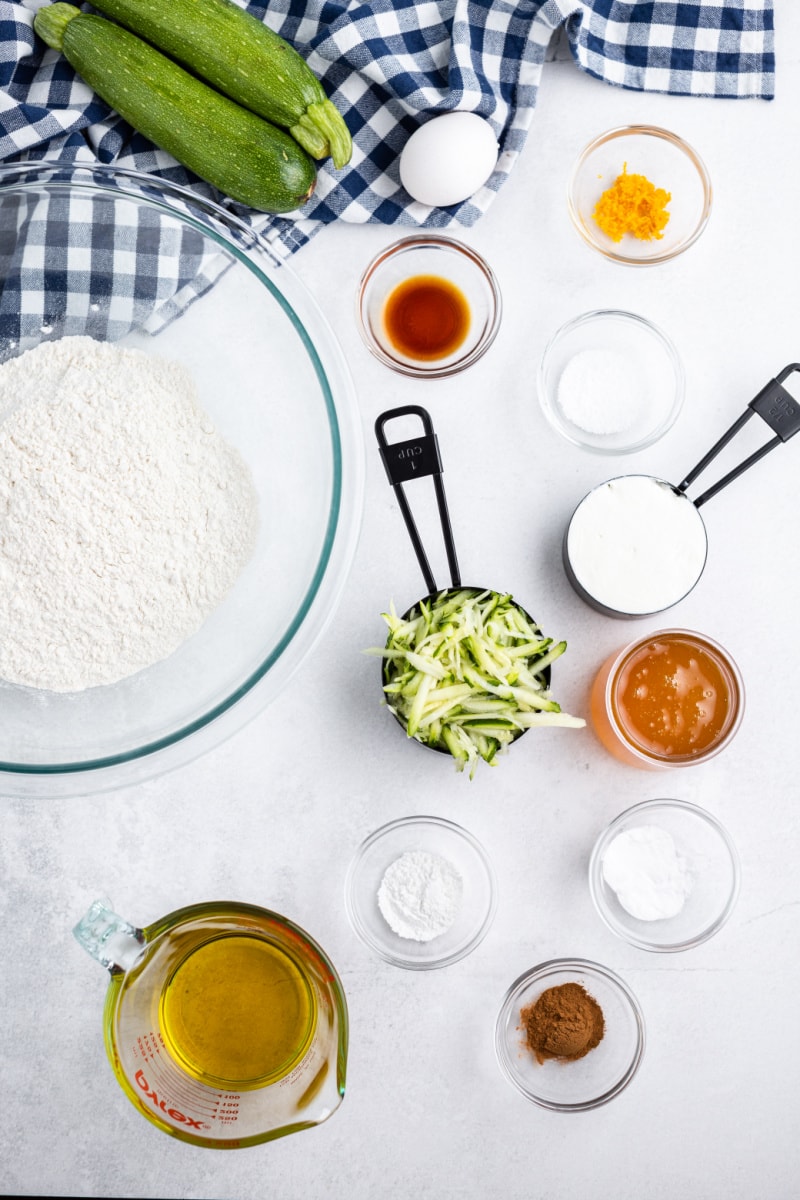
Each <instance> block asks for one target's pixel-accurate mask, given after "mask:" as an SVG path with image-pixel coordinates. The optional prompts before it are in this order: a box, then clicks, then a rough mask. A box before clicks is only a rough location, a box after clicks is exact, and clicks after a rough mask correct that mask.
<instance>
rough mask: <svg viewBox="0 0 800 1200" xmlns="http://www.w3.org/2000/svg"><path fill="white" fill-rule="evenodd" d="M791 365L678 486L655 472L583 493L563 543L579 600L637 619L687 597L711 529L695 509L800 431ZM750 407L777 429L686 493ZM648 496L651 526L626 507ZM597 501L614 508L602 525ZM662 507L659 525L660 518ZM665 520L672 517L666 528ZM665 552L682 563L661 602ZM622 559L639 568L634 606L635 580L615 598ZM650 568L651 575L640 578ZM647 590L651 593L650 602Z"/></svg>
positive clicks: (797, 367)
mask: <svg viewBox="0 0 800 1200" xmlns="http://www.w3.org/2000/svg"><path fill="white" fill-rule="evenodd" d="M793 372H800V363H789V365H788V366H786V367H784V368H783V370H782V371H780V372H779V373H778V375H777V376H776V377H775V379H771V380H770V381H769V383H768V384H766V386H765V387H763V388H762V389H761V391H760V392H759V393H758V395H757V396H756V397H755V398H754V399H753V400H751V401H750V403H749V404H748V406H747V408H746V409H745V411H744V412H743V413H742V415H741V416H740V417H739V418H738V419H737V420H736V421H734V423H733V424H732V425H731V426H730V428H729V429H728V430H727V431H726V432H725V433H724V434H723V435H722V437H721V438H720V439H719V440H718V441H717V442H716V443H715V444H714V445H713V446H712V447H711V449H710V450H709V451H708V453H707V454H705V455H704V456H703V458H701V459H700V462H699V463H698V464H697V465H696V466H695V467H693V468H692V470H691V471H689V473H688V475H687V476H686V478H685V479H684V480H683V482H682V483H680V484H678V486H677V487H676V486H674V485H673V484H671V483H668V482H667V481H666V480H664V479H659V478H658V477H657V476H653V475H638V476H637V475H622V476H618V477H617V478H616V479H609V480H606V481H605V482H604V483H601V484H599V485H598V486H597V487H596V488H593V489H592V491H591V492H588V493H587V495H586V496H584V498H583V500H581V502H580V504H579V505H578V506H577V508H576V509H575V510H574V512H573V514H572V516H571V518H570V521H569V523H568V525H567V529H566V532H565V534H564V541H563V547H562V552H563V560H564V569H565V571H566V574H567V578H568V579H569V581H570V583H571V584H572V586H573V588H574V589H575V591H576V592H577V594H578V595H579V596H580V597H581V599H583V600H585V601H586V603H587V604H589V605H591V607H592V608H594V609H597V610H598V611H599V612H602V613H604V614H605V615H606V616H610V617H622V618H636V617H648V616H654V615H655V614H657V613H659V612H663V611H664V610H665V609H668V608H672V606H673V605H675V604H678V603H679V602H680V601H681V600H683V599H685V597H686V596H688V594H689V593H690V592H691V591H692V590H693V588H694V587H695V586H696V584H697V583H698V582H699V580H700V577H701V575H702V574H703V570H704V569H705V564H706V558H707V553H708V535H707V532H706V527H705V523H704V521H703V518H702V516H701V515H700V512H699V510H700V508H701V507H702V506H703V505H704V504H705V503H706V502H707V501H708V500H710V499H711V498H712V497H713V496H716V495H717V493H718V492H721V491H722V489H723V488H725V487H727V486H728V484H729V483H732V482H733V480H735V479H738V477H739V476H740V475H742V474H743V473H744V472H745V471H746V470H747V469H748V468H749V467H751V466H753V465H754V463H757V462H758V461H759V460H760V459H762V458H763V457H764V455H765V454H768V453H769V451H770V450H773V449H774V448H775V447H776V446H779V445H781V444H782V443H783V442H788V440H789V438H791V437H794V435H795V434H796V433H797V432H798V431H800V404H798V402H797V401H796V400H795V399H794V397H793V396H792V395H790V393H789V392H788V391H787V390H786V388H784V387H783V384H784V382H785V381H786V380H787V379H788V377H789V376H790V375H791V374H792V373H793ZM754 413H755V414H756V415H757V416H759V417H761V419H762V420H763V421H764V422H765V423H766V424H767V425H768V426H769V428H770V429H771V430H772V432H773V434H774V436H773V437H772V438H771V439H769V440H768V441H767V442H765V443H764V445H763V446H761V447H759V448H758V449H757V450H755V451H754V452H753V453H752V454H750V455H749V456H748V457H747V458H745V459H744V460H743V461H742V462H741V463H739V464H738V466H736V467H734V468H733V469H732V470H730V471H729V472H728V473H727V474H726V475H724V476H723V477H722V478H721V479H720V480H718V482H717V483H715V484H713V485H712V486H711V487H709V488H707V489H706V490H705V491H704V492H703V493H702V495H700V496H698V497H697V499H696V500H691V499H690V498H689V497H688V496H687V494H686V492H687V489H688V488H689V487H690V485H691V484H692V483H694V481H695V480H696V479H697V477H698V476H699V475H700V474H701V473H702V472H703V471H704V470H705V469H706V467H707V466H708V465H709V464H710V463H711V462H712V461H713V460H714V459H715V458H716V456H717V455H718V454H719V453H720V451H721V450H722V449H724V447H725V446H727V445H728V443H729V442H730V441H731V440H732V439H733V438H734V437H735V436H736V434H737V433H739V431H740V430H741V429H742V428H743V426H744V425H745V424H746V423H747V421H749V420H750V418H751V417H752V416H753V414H754ZM637 481H638V482H637ZM650 485H653V486H652V487H651V486H650ZM650 499H652V500H657V501H658V504H657V506H656V507H657V508H658V511H659V521H658V522H657V521H656V520H655V517H654V519H653V521H652V523H651V524H649V525H648V520H647V514H645V513H644V512H643V511H641V509H640V511H639V512H634V511H633V510H632V509H626V504H628V505H633V504H635V503H636V502H637V501H638V502H639V503H640V504H643V503H644V502H645V501H649V500H650ZM590 506H591V507H590ZM601 507H603V508H604V509H605V511H606V512H607V513H609V514H611V516H610V517H609V522H608V526H607V527H606V528H604V527H603V525H602V519H601V522H600V523H599V524H598V525H597V526H595V525H594V524H593V521H594V519H595V517H594V515H593V513H594V514H597V513H598V512H600V509H601ZM592 510H593V513H592ZM653 512H654V513H655V509H654V510H653ZM667 513H669V517H668V518H667ZM662 514H663V519H664V521H665V524H663V525H662V524H660V523H659V522H660V521H661V520H662ZM601 518H602V514H601ZM670 522H674V523H673V525H672V527H671V528H670ZM679 527H680V528H679ZM673 534H674V537H673ZM659 535H660V537H659ZM648 541H649V544H648ZM651 550H652V551H653V553H652V554H651V553H650V551H651ZM670 555H672V557H673V559H674V560H675V562H676V564H677V567H678V568H679V569H678V570H676V573H675V578H674V586H673V587H672V590H671V592H670V589H669V588H668V587H667V586H666V585H665V588H664V596H663V602H660V601H659V602H655V595H656V591H657V586H656V585H653V583H652V575H653V574H655V572H656V571H657V570H658V567H659V563H658V561H657V560H658V557H659V556H661V557H662V558H664V557H669V556H670ZM625 563H628V564H632V563H635V564H636V570H637V571H638V572H640V573H641V575H642V583H641V587H640V589H639V593H638V595H639V600H638V602H637V604H635V605H634V604H632V601H633V598H634V594H635V592H636V589H635V587H634V586H633V584H631V585H630V587H629V597H630V598H629V600H628V602H627V603H626V604H623V603H621V602H620V598H621V597H622V595H623V594H624V592H625V587H626V585H625V581H624V580H621V579H620V578H619V576H620V574H621V573H622V572H623V569H624V564H625ZM648 570H649V571H650V574H651V577H650V578H647V579H645V577H644V575H645V573H646V572H647V571H648ZM612 576H613V577H612ZM651 585H652V586H651ZM645 596H650V597H651V600H650V603H649V604H648V603H647V602H646V601H645Z"/></svg>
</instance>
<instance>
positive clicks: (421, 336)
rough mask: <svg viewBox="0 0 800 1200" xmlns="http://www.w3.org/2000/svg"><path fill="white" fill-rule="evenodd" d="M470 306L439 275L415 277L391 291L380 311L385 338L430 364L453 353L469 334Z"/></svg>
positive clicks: (410, 355) (459, 291) (463, 297)
mask: <svg viewBox="0 0 800 1200" xmlns="http://www.w3.org/2000/svg"><path fill="white" fill-rule="evenodd" d="M470 322H471V314H470V308H469V303H468V301H467V298H466V296H465V295H464V293H463V292H462V291H461V289H460V288H458V287H456V285H455V284H454V283H451V282H450V280H449V279H444V278H442V277H440V276H438V275H414V276H413V277H412V278H411V279H406V280H404V281H403V282H402V283H400V284H398V285H397V287H396V288H395V289H394V291H393V292H391V293H390V294H389V296H388V298H387V300H386V306H385V308H384V310H383V323H384V327H385V329H386V336H387V337H388V339H389V341H390V342H391V343H392V345H393V346H394V348H395V350H397V351H398V352H399V353H400V354H403V355H405V356H406V357H407V358H415V359H420V360H422V361H423V362H432V361H435V360H436V359H440V358H446V357H447V356H448V355H449V354H453V353H455V351H456V350H457V349H458V348H459V346H460V345H461V344H462V343H463V341H464V339H465V338H466V336H467V333H468V332H469V327H470Z"/></svg>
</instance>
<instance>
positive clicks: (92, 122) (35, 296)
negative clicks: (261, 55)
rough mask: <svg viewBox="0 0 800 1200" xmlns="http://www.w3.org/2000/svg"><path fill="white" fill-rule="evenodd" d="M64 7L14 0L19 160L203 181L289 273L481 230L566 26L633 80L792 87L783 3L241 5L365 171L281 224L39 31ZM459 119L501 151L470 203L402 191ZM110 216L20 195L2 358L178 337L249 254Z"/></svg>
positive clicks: (345, 177)
mask: <svg viewBox="0 0 800 1200" xmlns="http://www.w3.org/2000/svg"><path fill="white" fill-rule="evenodd" d="M46 2H49V0H20V2H18V3H12V2H10V0H0V85H1V86H2V90H0V159H5V160H8V161H13V162H20V161H21V162H25V161H30V160H34V161H35V160H41V159H43V160H46V162H47V163H50V162H52V161H53V160H55V161H56V162H57V163H59V162H64V163H79V164H87V165H88V166H89V167H92V166H94V165H96V164H97V163H98V162H99V163H101V164H113V165H114V167H115V168H120V167H122V168H126V169H133V170H137V171H143V172H147V173H149V174H152V175H156V176H161V177H163V178H165V179H167V180H169V181H171V182H172V183H177V184H181V185H185V186H187V185H188V186H189V187H190V188H191V189H193V190H194V191H195V192H196V193H199V194H200V195H202V196H204V197H207V198H211V199H212V200H216V201H220V202H222V203H224V204H227V205H228V206H229V207H230V208H233V209H234V210H235V212H236V214H237V215H238V216H240V217H243V218H244V219H245V220H247V221H249V222H250V223H251V224H252V225H253V226H254V227H255V228H256V230H257V231H258V232H259V233H260V234H261V235H262V236H263V237H265V238H266V239H267V240H268V241H269V242H270V243H271V245H272V247H273V249H274V251H275V253H276V260H277V261H280V259H281V258H285V257H287V256H288V255H289V254H291V253H292V251H294V250H296V249H298V247H300V246H302V245H303V244H304V243H305V242H307V241H308V239H309V238H310V237H311V236H312V235H313V234H314V233H316V232H317V231H318V230H319V229H321V228H322V227H323V226H324V225H325V224H326V223H328V222H331V221H334V220H343V221H353V222H366V221H377V222H383V223H386V224H397V225H406V226H408V225H417V226H438V227H447V226H452V225H459V224H460V225H464V226H468V225H471V224H473V223H474V222H475V221H476V220H477V219H478V217H479V216H480V215H481V213H482V212H484V211H485V210H486V208H487V207H488V206H489V204H490V203H491V200H492V198H493V197H494V195H495V193H496V192H497V190H498V189H499V188H500V187H501V185H502V184H503V182H504V181H505V180H506V179H507V178H508V176H509V174H510V172H511V170H512V168H513V166H514V163H515V162H516V159H517V157H518V155H519V154H520V152H521V151H522V148H523V145H524V143H525V137H526V134H527V131H528V128H529V127H530V123H531V118H532V114H533V108H534V105H535V102H536V93H537V88H538V85H539V79H540V76H541V72H542V67H543V64H544V60H545V54H546V50H547V47H548V44H549V43H550V41H551V38H552V35H553V33H554V31H555V30H556V29H558V28H559V27H560V26H562V25H566V30H567V34H568V37H569V41H570V45H571V48H572V52H573V55H574V57H575V59H576V61H577V63H578V65H579V66H580V67H582V68H583V69H584V70H585V71H588V72H589V73H590V74H592V75H596V76H598V77H599V78H600V79H604V80H606V81H607V82H609V83H613V84H617V85H620V86H622V87H630V88H636V89H640V90H641V89H646V90H654V91H667V92H675V93H683V94H693V95H710V96H732V97H745V96H758V97H763V98H764V99H769V98H770V97H771V96H772V88H773V73H774V57H773V11H772V4H771V3H770V2H768V0H724V2H716V3H715V2H713V0H680V2H678V3H666V2H664V0H647V2H646V3H631V2H630V0H582V2H578V0H270V2H269V6H268V8H267V6H266V5H265V4H264V3H257V2H250V3H247V4H245V0H237V3H240V4H242V5H243V6H246V7H247V8H248V9H249V10H250V11H251V12H253V13H254V14H255V15H256V16H258V17H259V18H262V19H264V20H265V21H266V23H267V24H268V25H269V26H270V27H271V28H272V29H274V30H275V31H276V32H277V33H280V34H281V35H282V36H284V37H285V38H286V39H287V40H288V41H290V42H292V43H293V44H294V45H295V46H296V47H297V48H298V50H300V52H301V53H302V54H304V55H305V56H306V58H307V60H308V62H309V64H310V65H311V67H312V68H313V70H314V71H315V72H316V74H317V75H318V76H319V77H320V78H321V79H322V80H323V83H324V86H325V88H326V90H327V92H328V94H329V95H330V97H331V99H332V100H333V101H334V103H335V104H336V105H337V107H338V108H339V109H340V110H341V112H342V113H343V114H344V117H345V120H346V121H347V124H348V126H349V128H350V131H351V133H352V135H353V143H354V151H353V158H352V161H351V163H350V164H349V166H348V167H346V168H345V169H344V170H342V171H335V170H333V168H332V166H331V165H330V163H329V162H327V163H323V164H321V166H320V170H319V177H318V183H317V188H316V191H315V193H314V196H313V197H312V199H311V201H310V202H309V203H308V204H307V205H306V206H305V208H304V209H303V212H302V214H297V216H296V217H294V218H292V217H267V216H265V215H264V214H258V213H254V212H252V211H251V210H249V209H243V208H241V206H237V205H234V204H232V202H231V201H226V200H225V198H224V197H221V196H219V194H218V193H217V192H215V190H214V189H213V188H212V187H210V185H209V184H207V183H204V182H203V181H201V180H199V179H197V177H196V176H193V175H191V174H190V173H189V172H188V171H186V170H184V168H183V167H181V166H180V165H179V164H178V163H176V162H175V160H174V159H173V158H171V157H170V156H169V155H168V154H165V153H164V152H163V151H161V150H157V149H156V148H155V147H154V146H153V145H152V144H151V143H149V142H148V141H147V140H146V139H145V138H143V137H142V136H141V135H140V134H138V133H135V132H134V131H133V130H131V128H130V127H129V126H128V125H127V124H126V123H125V122H124V121H122V120H121V119H120V118H119V117H118V116H117V115H116V114H115V113H114V112H112V111H111V110H110V109H109V108H108V106H107V105H106V104H105V103H103V102H102V101H101V100H100V99H98V97H97V96H95V95H94V94H93V92H92V91H91V90H90V89H89V88H88V87H87V86H86V85H85V84H84V83H83V82H82V80H80V79H79V78H77V77H76V75H75V72H74V71H73V70H72V68H71V67H70V66H69V64H68V63H67V61H66V59H65V58H64V57H63V56H62V55H60V54H57V53H56V52H55V51H53V50H49V49H46V48H45V46H44V45H43V43H42V42H41V41H40V40H39V39H38V38H37V37H36V36H35V35H34V33H33V17H34V14H35V12H36V10H37V9H38V8H40V7H41V6H42V4H43V3H46ZM164 3H165V4H168V3H169V0H164ZM87 7H88V6H87ZM452 109H466V110H472V111H475V112H478V113H481V114H482V115H483V116H484V117H486V119H487V120H488V121H489V122H490V123H491V125H492V127H493V129H494V131H495V133H496V134H497V138H498V141H499V143H500V150H501V152H500V156H499V159H498V163H497V168H496V170H495V172H494V174H493V175H492V177H491V178H490V179H489V181H488V182H487V183H486V185H485V186H484V187H482V188H481V189H480V191H479V192H477V193H476V194H475V195H474V196H472V197H471V199H470V200H468V201H467V202H465V203H464V204H460V205H457V206H453V207H452V208H448V209H433V208H428V207H425V206H423V205H421V204H419V203H417V202H414V201H412V200H411V199H410V197H409V196H408V195H407V194H406V193H405V192H404V190H403V188H402V187H401V185H400V180H399V174H398V160H399V156H400V151H401V150H402V148H403V146H404V144H405V142H406V140H407V139H408V137H409V136H410V134H411V133H412V132H413V131H414V129H416V128H417V126H418V125H419V124H420V123H421V122H422V121H424V120H426V119H428V118H429V117H430V116H431V115H433V114H435V113H441V112H448V111H450V110H452ZM12 170H13V168H12ZM107 209H108V206H103V205H94V204H93V201H92V200H91V199H89V198H86V197H85V196H81V195H72V196H70V195H68V194H63V189H62V192H59V191H58V189H55V190H54V191H53V192H52V193H49V194H48V195H43V194H41V193H39V192H37V191H35V190H33V191H30V192H25V194H23V195H22V196H19V195H18V194H17V193H14V192H12V191H9V192H8V193H7V196H6V198H5V199H4V198H3V196H2V186H1V185H0V361H2V360H3V359H4V358H6V357H8V356H9V355H13V354H17V353H19V352H20V351H21V350H24V349H26V348H27V347H28V346H29V345H33V344H35V343H36V342H38V341H39V340H41V336H42V332H43V331H45V332H46V334H47V336H52V337H61V336H64V335H65V334H70V333H88V334H90V335H92V336H95V337H99V338H109V339H112V340H116V339H118V338H122V337H124V336H125V335H126V334H127V333H128V332H129V331H130V330H131V329H137V330H139V331H142V332H147V333H152V334H155V333H158V332H159V330H160V329H162V328H163V327H164V326H165V325H166V324H168V323H169V322H170V321H171V320H172V319H173V318H174V317H175V316H176V315H178V314H179V313H180V312H182V311H183V310H184V309H185V307H186V306H187V305H188V304H189V303H191V301H192V300H193V299H195V298H196V297H197V296H200V295H202V294H203V293H204V292H205V291H206V290H207V289H208V288H209V287H211V286H212V285H213V283H214V282H215V280H216V279H217V278H218V276H219V272H220V271H221V270H222V269H223V267H224V262H225V261H229V260H227V259H225V257H224V256H221V255H219V254H210V253H209V252H208V251H207V249H206V248H205V246H204V244H203V242H202V239H200V238H198V237H197V235H194V234H193V233H192V230H191V229H188V228H186V229H183V230H182V231H181V232H180V233H176V232H175V230H169V229H166V228H162V227H161V226H160V224H159V221H158V220H157V218H156V217H154V216H153V214H152V213H151V212H149V211H148V210H147V209H146V208H145V207H142V208H141V210H140V211H139V212H138V213H137V212H136V210H135V208H134V209H133V210H131V213H132V215H131V216H130V217H129V224H127V225H126V224H124V223H123V224H120V221H119V220H117V221H116V222H115V223H114V224H113V227H112V226H109V224H108V221H109V215H108V211H107ZM126 211H127V210H126Z"/></svg>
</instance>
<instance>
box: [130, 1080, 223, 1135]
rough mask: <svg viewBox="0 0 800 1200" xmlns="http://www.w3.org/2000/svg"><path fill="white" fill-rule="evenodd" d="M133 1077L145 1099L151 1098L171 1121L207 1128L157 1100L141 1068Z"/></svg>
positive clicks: (194, 1127)
mask: <svg viewBox="0 0 800 1200" xmlns="http://www.w3.org/2000/svg"><path fill="white" fill-rule="evenodd" d="M134 1079H135V1080H136V1082H137V1083H138V1085H139V1087H140V1088H141V1089H142V1091H143V1092H144V1094H145V1096H146V1097H147V1099H148V1100H152V1102H153V1107H154V1108H158V1109H160V1110H161V1112H163V1113H166V1115H167V1116H168V1117H171V1118H172V1120H173V1121H178V1122H180V1124H181V1125H187V1126H188V1127H189V1128H190V1129H208V1128H209V1126H208V1125H204V1124H203V1122H202V1121H195V1120H193V1118H192V1117H187V1116H185V1115H184V1114H183V1113H182V1112H179V1111H178V1109H177V1108H167V1105H166V1101H165V1100H159V1098H158V1093H157V1092H154V1091H153V1090H152V1088H151V1087H150V1084H149V1083H148V1082H147V1080H146V1079H145V1076H144V1071H141V1070H140V1071H137V1072H136V1074H135V1076H134Z"/></svg>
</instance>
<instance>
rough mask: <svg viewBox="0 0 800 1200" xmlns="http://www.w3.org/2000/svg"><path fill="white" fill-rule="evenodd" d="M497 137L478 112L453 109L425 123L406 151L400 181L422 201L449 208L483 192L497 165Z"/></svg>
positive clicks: (402, 161)
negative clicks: (482, 187) (454, 110)
mask: <svg viewBox="0 0 800 1200" xmlns="http://www.w3.org/2000/svg"><path fill="white" fill-rule="evenodd" d="M498 149H499V147H498V145H497V138H496V137H495V135H494V131H493V130H492V127H491V125H490V124H489V123H488V121H485V120H484V119H483V117H479V116H478V114H477V113H471V112H451V113H444V114H443V115H442V116H441V117H433V118H432V119H431V120H430V121H426V122H425V124H424V125H420V127H419V129H416V130H415V131H414V132H413V133H412V135H411V137H410V138H409V139H408V141H407V142H406V144H405V146H404V147H403V152H402V154H401V155H400V182H401V183H402V185H403V187H404V188H405V189H406V191H407V192H408V194H409V195H410V196H411V197H412V198H413V199H414V200H419V201H420V203H422V204H431V205H434V206H435V207H437V208H446V207H447V206H448V205H450V204H460V203H461V202H462V200H467V199H468V198H469V197H470V196H471V195H473V193H474V192H477V190H478V188H479V187H481V186H482V185H483V184H484V183H486V180H487V179H488V178H489V176H490V175H491V173H492V171H493V170H494V168H495V166H496V164H497V154H498Z"/></svg>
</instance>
